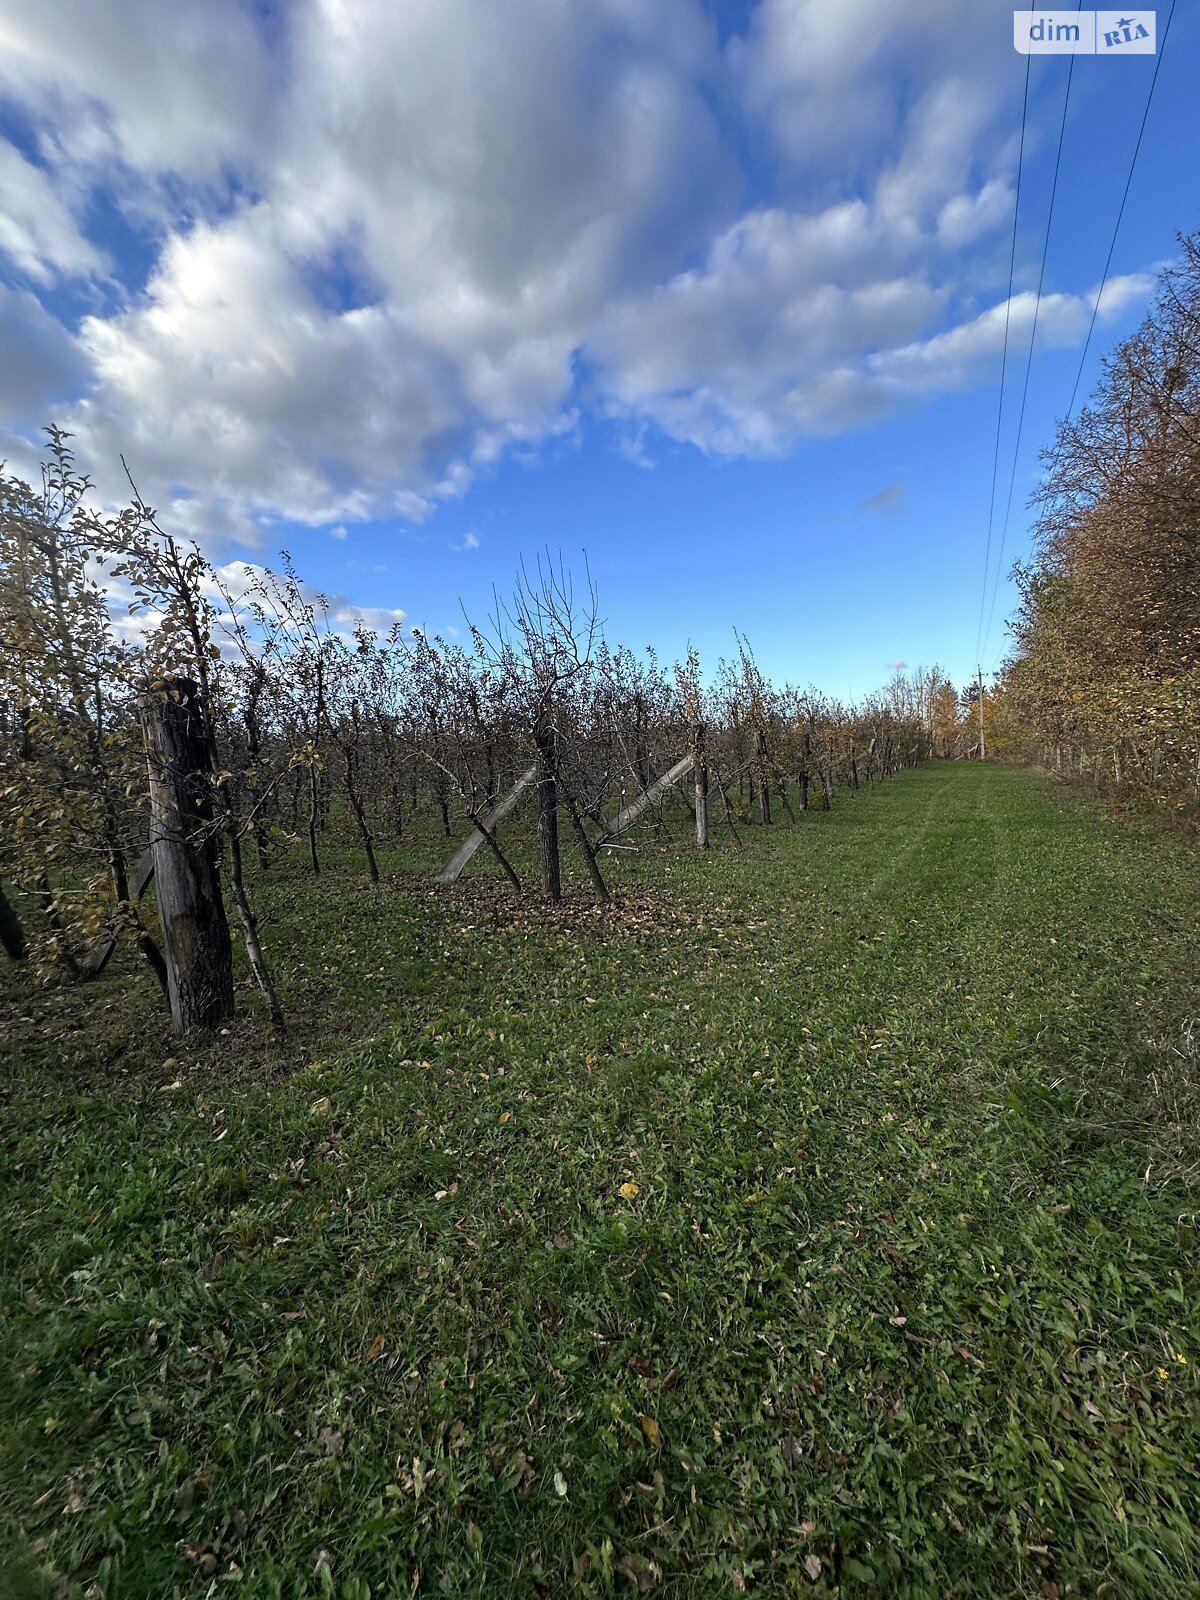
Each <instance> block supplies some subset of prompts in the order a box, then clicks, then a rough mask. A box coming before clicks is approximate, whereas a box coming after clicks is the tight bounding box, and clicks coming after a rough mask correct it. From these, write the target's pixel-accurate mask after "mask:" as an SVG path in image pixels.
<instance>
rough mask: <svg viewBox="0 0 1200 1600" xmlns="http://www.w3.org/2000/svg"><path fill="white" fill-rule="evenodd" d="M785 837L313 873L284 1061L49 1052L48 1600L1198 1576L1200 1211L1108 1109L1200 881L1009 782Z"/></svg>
mask: <svg viewBox="0 0 1200 1600" xmlns="http://www.w3.org/2000/svg"><path fill="white" fill-rule="evenodd" d="M744 839H745V846H744V848H743V849H741V850H737V849H735V848H733V847H732V845H731V844H729V843H728V842H724V843H722V844H721V847H720V848H719V849H717V850H715V851H714V852H713V853H712V855H711V856H710V857H709V858H707V859H704V858H699V857H697V856H695V855H694V854H692V853H690V852H687V851H685V850H683V849H682V848H680V849H669V850H665V851H659V850H658V849H650V850H648V851H646V852H644V853H642V854H640V855H636V856H624V857H622V858H621V859H620V861H618V862H614V864H613V866H612V873H613V877H614V880H615V881H616V884H617V886H618V887H619V888H620V890H621V892H622V894H623V895H624V897H625V904H624V906H623V907H621V908H619V909H618V910H616V911H615V912H614V913H613V914H611V915H610V916H609V917H608V918H598V917H595V916H593V915H591V914H590V913H588V912H587V911H586V910H585V909H584V906H583V902H582V896H583V891H582V890H580V896H581V902H580V905H579V906H577V907H575V908H571V907H568V908H567V909H566V910H565V911H564V912H563V913H562V914H561V915H560V916H558V917H556V918H553V919H550V920H547V921H545V922H543V921H542V920H541V919H540V918H539V916H538V915H537V914H536V913H535V912H533V911H532V910H531V908H529V907H520V906H513V905H511V904H510V903H509V902H508V901H507V900H506V899H505V897H504V896H503V895H502V894H500V893H499V892H497V890H496V889H495V886H494V885H492V884H491V883H483V884H481V885H477V886H476V887H475V888H473V889H472V888H467V889H465V890H464V891H463V893H462V894H460V895H452V896H446V895H431V894H430V893H429V891H428V888H427V885H426V884H425V883H424V882H423V881H421V880H418V879H415V878H414V879H410V880H393V882H392V883H390V884H388V885H385V886H384V887H383V888H381V889H380V890H379V891H376V892H372V891H370V889H369V887H368V886H366V885H365V884H362V883H361V881H360V879H359V877H358V875H357V873H356V871H355V870H354V869H353V868H352V866H351V862H352V860H353V858H352V857H351V856H350V855H347V856H346V857H345V860H344V861H343V862H341V864H339V865H338V866H337V867H336V869H335V870H332V871H328V872H326V873H325V874H323V876H322V878H321V880H320V882H319V884H317V885H313V884H312V883H311V882H309V881H308V880H307V879H306V878H305V877H304V876H303V874H302V872H301V870H300V868H299V865H298V864H297V865H295V866H289V867H287V868H286V869H285V870H284V871H282V872H281V873H277V874H276V877H277V879H278V880H279V881H278V882H277V883H276V884H275V885H274V887H270V886H266V885H260V887H259V891H258V893H259V899H260V901H261V903H263V904H264V906H265V907H266V908H267V911H268V914H269V922H268V929H267V939H268V941H269V944H270V946H271V949H272V953H273V954H274V956H275V958H276V960H277V963H278V964H279V966H280V969H281V976H282V980H283V986H284V989H285V995H286V997H287V998H288V999H289V1002H290V1004H291V1006H292V1010H293V1013H294V1014H295V1015H298V1016H300V1017H302V1018H303V1019H304V1020H303V1028H302V1031H301V1033H300V1036H299V1038H298V1040H297V1042H296V1044H295V1045H294V1046H293V1064H294V1065H295V1066H296V1067H297V1068H298V1070H297V1071H296V1072H295V1074H294V1075H293V1076H292V1077H290V1078H289V1079H287V1080H285V1081H279V1080H276V1081H273V1082H271V1083H268V1084H262V1083H256V1082H255V1081H254V1074H253V1073H252V1072H247V1071H241V1072H239V1071H237V1070H236V1069H235V1070H231V1071H230V1072H228V1073H227V1074H225V1075H222V1074H219V1073H218V1074H214V1073H212V1072H211V1071H204V1072H201V1073H200V1074H198V1075H195V1074H191V1073H190V1072H189V1070H188V1069H189V1068H190V1067H191V1054H194V1053H195V1052H191V1054H189V1052H188V1051H184V1050H181V1051H180V1052H179V1056H180V1058H184V1057H186V1059H182V1060H179V1059H175V1058H173V1059H172V1060H171V1061H170V1062H169V1063H168V1064H167V1065H166V1067H161V1066H159V1067H158V1069H157V1070H155V1071H150V1072H144V1073H140V1074H134V1075H133V1078H132V1082H127V1083H124V1084H118V1085H116V1086H106V1085H105V1083H104V1082H103V1081H102V1080H96V1079H94V1078H87V1077H85V1078H84V1079H82V1080H79V1079H78V1077H77V1072H78V1069H79V1067H80V1064H81V1063H83V1064H86V1063H87V1061H88V1060H89V1059H90V1058H89V1056H88V1051H89V1049H90V1048H92V1047H91V1045H89V1044H88V1043H87V1042H86V1041H87V1040H88V1039H90V1038H91V1037H92V1034H90V1033H87V1034H80V1035H77V1036H76V1038H75V1040H74V1042H69V1041H68V1042H65V1043H62V1044H61V1045H59V1046H55V1045H54V1043H53V1041H52V1040H50V1039H48V1037H47V1036H46V1035H45V1033H44V1031H39V1028H40V1027H41V1024H39V1027H38V1028H35V1027H34V1026H33V1025H32V1023H30V1026H29V1027H28V1028H27V1029H26V1032H25V1034H23V1035H22V1036H21V1037H22V1038H23V1039H24V1043H22V1044H20V1045H19V1046H17V1047H14V1048H13V1049H12V1052H11V1065H10V1069H9V1070H10V1082H9V1086H8V1087H9V1100H8V1104H7V1106H6V1107H5V1111H4V1118H3V1125H2V1140H3V1163H4V1165H3V1175H2V1181H0V1205H2V1207H3V1212H4V1218H5V1227H4V1235H3V1290H2V1295H3V1298H2V1301H0V1356H2V1361H3V1370H4V1373H5V1377H6V1381H5V1382H4V1383H3V1385H2V1390H0V1593H2V1594H3V1595H4V1596H5V1597H6V1600H8V1597H12V1600H16V1597H18V1596H20V1597H24V1596H40V1595H43V1594H54V1595H55V1596H59V1597H62V1596H82V1595H85V1594H86V1595H89V1596H94V1597H100V1596H102V1597H104V1600H117V1597H128V1600H134V1597H136V1600H166V1597H169V1596H174V1595H188V1596H199V1595H206V1594H210V1593H211V1594H214V1595H221V1594H225V1593H231V1594H232V1593H238V1594H241V1595H243V1596H246V1597H250V1596H254V1597H259V1596H264V1597H265V1596H278V1597H280V1600H293V1597H297V1600H298V1597H303V1596H308V1595H326V1594H328V1595H333V1596H337V1597H341V1600H368V1597H372V1600H381V1597H389V1600H390V1597H393V1596H401V1595H407V1594H409V1593H410V1591H415V1592H417V1593H418V1594H422V1595H426V1594H427V1595H448V1596H470V1595H480V1596H487V1597H489V1600H505V1597H509V1596H513V1597H515V1596H520V1597H522V1600H532V1597H534V1596H539V1595H540V1596H543V1597H545V1600H551V1597H557V1596H565V1595H578V1596H584V1597H587V1596H605V1595H610V1594H621V1595H624V1594H629V1595H632V1594H635V1593H637V1592H638V1591H639V1590H641V1591H644V1592H649V1591H653V1592H654V1593H656V1594H661V1595H664V1596H672V1597H684V1596H688V1597H693V1596H694V1597H700V1596H705V1597H708V1596H721V1595H726V1594H728V1595H733V1594H739V1593H742V1592H745V1593H750V1594H755V1593H757V1594H762V1595H781V1596H783V1595H791V1594H797V1595H827V1596H828V1595H833V1594H840V1595H843V1596H864V1597H865V1596H869V1595H872V1594H878V1595H886V1596H906V1597H918V1596H920V1597H925V1596H928V1597H930V1600H933V1597H937V1600H943V1597H946V1596H956V1595H957V1596H988V1597H1004V1596H1025V1595H1028V1596H1036V1597H1047V1596H1054V1595H1058V1596H1064V1597H1065V1596H1067V1595H1074V1596H1088V1597H1090V1596H1103V1595H1108V1596H1112V1597H1124V1596H1131V1595H1146V1596H1151V1595H1152V1596H1156V1597H1171V1596H1185V1595H1196V1594H1197V1593H1200V1531H1198V1523H1200V1493H1198V1490H1200V1477H1198V1473H1197V1464H1196V1456H1197V1442H1198V1440H1200V1428H1198V1425H1197V1424H1198V1420H1200V1415H1198V1414H1200V1405H1198V1392H1197V1381H1196V1366H1195V1363H1196V1361H1197V1359H1198V1358H1200V1337H1198V1324H1200V1310H1198V1300H1197V1278H1196V1234H1195V1227H1194V1217H1193V1216H1192V1215H1190V1213H1191V1212H1192V1211H1193V1210H1194V1199H1193V1198H1192V1197H1191V1196H1190V1194H1189V1192H1188V1191H1186V1190H1184V1189H1183V1188H1181V1187H1179V1186H1178V1185H1173V1184H1167V1185H1165V1186H1160V1185H1157V1184H1156V1183H1155V1182H1154V1181H1153V1179H1152V1181H1151V1182H1150V1183H1146V1182H1144V1181H1143V1172H1144V1169H1145V1167H1146V1165H1147V1160H1148V1157H1146V1156H1144V1155H1143V1154H1142V1153H1140V1152H1139V1151H1138V1150H1137V1149H1136V1148H1133V1147H1129V1146H1128V1145H1127V1144H1123V1143H1118V1142H1116V1141H1115V1140H1113V1139H1112V1138H1109V1137H1107V1136H1106V1134H1105V1132H1104V1129H1103V1128H1102V1127H1101V1126H1098V1118H1097V1115H1096V1112H1095V1100H1094V1097H1093V1095H1092V1093H1091V1090H1092V1087H1093V1086H1103V1087H1104V1089H1105V1092H1106V1093H1110V1092H1111V1091H1112V1090H1113V1089H1114V1086H1116V1087H1117V1088H1119V1086H1120V1085H1121V1084H1122V1083H1123V1082H1124V1081H1125V1080H1127V1079H1129V1080H1132V1079H1133V1078H1135V1077H1137V1075H1138V1074H1139V1073H1143V1072H1144V1070H1145V1061H1144V1059H1143V1057H1144V1052H1145V1049H1146V1045H1145V1040H1146V1039H1147V1038H1148V1037H1150V1035H1152V1034H1153V1033H1154V1031H1155V1030H1156V1029H1158V1028H1160V1027H1161V1026H1162V1025H1163V1022H1164V1019H1165V1018H1174V1019H1176V1020H1178V1018H1180V1017H1182V1016H1183V1015H1184V1014H1185V1013H1186V1011H1187V1008H1188V1006H1189V1005H1190V1004H1191V1003H1193V1001H1194V980H1195V955H1196V940H1197V932H1198V928H1200V909H1198V907H1200V901H1198V897H1197V894H1196V879H1195V866H1196V860H1195V854H1194V850H1193V849H1192V848H1191V847H1190V846H1189V845H1188V844H1187V843H1186V842H1185V841H1183V840H1181V839H1179V838H1175V837H1171V836H1169V835H1166V834H1163V833H1159V832H1156V831H1155V830H1154V829H1153V828H1152V827H1151V826H1150V825H1147V824H1132V825H1128V826H1119V825H1116V824H1114V823H1112V822H1111V821H1109V820H1107V819H1106V818H1105V817H1103V816H1102V815H1101V814H1100V813H1099V812H1098V811H1097V810H1096V809H1095V808H1094V807H1091V806H1089V805H1088V804H1087V803H1085V802H1082V801H1080V800H1079V799H1078V797H1076V796H1074V795H1071V794H1069V793H1067V792H1066V791H1063V790H1061V789H1058V788H1055V787H1052V786H1051V785H1050V784H1049V783H1048V782H1046V781H1044V780H1039V779H1035V778H1033V777H1030V776H1029V775H1028V774H1026V773H1024V772H1021V771H1017V770H1013V769H1004V768H986V769H982V770H981V769H979V768H977V767H968V766H962V765H939V766H936V767H930V768H925V769H923V770H920V771H917V772H914V773H910V774H906V775H904V776H903V777H901V778H899V779H898V780H896V781H895V782H893V783H891V784H889V785H888V786H886V787H885V788H883V789H881V790H873V791H871V792H869V793H868V792H863V793H861V794H860V795H858V796H853V797H846V798H845V799H842V800H840V801H839V805H838V807H837V809H835V810H834V811H833V812H832V813H831V814H829V815H814V816H810V817H807V818H805V819H803V820H802V822H801V824H800V825H799V826H798V827H796V828H794V829H793V828H790V827H781V828H777V829H772V830H770V831H766V830H755V831H751V832H746V833H745V834H744ZM430 853H431V855H432V854H433V853H434V852H433V851H432V847H431V850H430ZM395 864H396V862H395V861H393V863H392V865H395ZM352 968H354V969H355V970H354V971H353V972H352V970H351V969H352ZM124 982H125V980H124V979H122V978H121V976H120V974H115V975H114V976H113V978H112V980H111V983H110V988H109V989H108V990H107V991H105V990H103V989H102V990H100V991H96V993H98V994H104V993H107V994H108V995H109V996H110V999H109V1000H108V1001H107V1002H106V1003H107V1004H109V1006H110V1012H109V1013H108V1014H107V1015H108V1018H109V1020H108V1022H107V1023H106V1024H104V1026H103V1027H101V1028H100V1030H99V1032H100V1036H102V1037H103V1038H104V1039H105V1040H111V1039H112V1037H113V1036H114V1030H116V1029H118V1028H119V1026H120V1025H121V1023H122V1019H123V1020H124V1024H125V1025H126V1026H129V1025H130V1019H131V1018H132V1017H134V1016H135V1002H133V1001H131V1000H129V999H128V997H127V992H126V989H123V988H122V987H121V984H122V983H124ZM22 1003H23V1004H25V1009H26V1012H27V1013H29V1015H30V1016H32V1011H31V1009H30V1008H31V1007H32V1004H33V1002H32V1001H28V1002H27V1003H26V1002H22ZM247 1003H249V1002H247ZM97 1004H99V1002H97ZM136 1004H141V1002H140V1001H138V1002H136ZM18 1009H20V1008H19V1007H18ZM42 1015H43V1013H41V1012H39V1013H38V1016H39V1017H40V1016H42ZM136 1015H137V1017H138V1020H137V1028H138V1030H140V1032H139V1039H141V1040H142V1043H141V1044H139V1045H138V1047H137V1048H138V1049H142V1050H143V1051H145V1050H149V1051H150V1052H151V1053H152V1058H153V1059H154V1060H155V1061H156V1062H160V1061H161V1059H162V1057H163V1056H164V1055H166V1054H167V1053H168V1052H169V1051H170V1050H171V1049H172V1046H170V1044H169V1043H168V1042H166V1041H165V1040H161V1035H156V1033H155V1029H157V1028H159V1027H160V1024H159V1023H158V1022H157V1020H156V1018H155V1014H153V1013H149V1012H148V1013H146V1015H145V1016H144V1017H142V1016H141V1014H140V1013H137V1014H136ZM368 1017H369V1026H370V1029H371V1031H372V1033H373V1037H371V1038H370V1039H369V1040H368V1041H366V1042H358V1043H353V1044H350V1045H348V1046H345V1045H343V1046H342V1047H340V1048H331V1047H330V1046H329V1044H328V1040H329V1039H334V1040H335V1041H336V1040H337V1039H339V1038H344V1037H345V1036H346V1019H348V1018H349V1019H357V1022H356V1023H355V1026H356V1027H357V1026H358V1025H359V1024H361V1023H362V1022H363V1020H364V1019H366V1018H368ZM322 1018H325V1019H326V1021H327V1024H328V1027H327V1028H326V1029H325V1030H324V1032H323V1024H322ZM243 1026H244V1028H248V1027H250V1026H252V1025H250V1024H247V1025H243ZM147 1030H148V1031H149V1037H150V1041H151V1042H150V1044H149V1045H147V1044H145V1035H146V1033H147ZM351 1031H353V1030H351ZM242 1038H243V1032H241V1031H239V1030H238V1029H235V1030H234V1031H233V1033H232V1034H231V1036H230V1038H229V1039H228V1040H227V1041H225V1047H226V1048H228V1049H230V1050H232V1051H233V1052H234V1053H235V1054H236V1052H237V1051H238V1049H239V1048H240V1041H241V1039H242ZM81 1039H82V1040H84V1041H85V1042H83V1043H81V1042H80V1040H81ZM107 1048H108V1046H107V1044H106V1045H105V1049H106V1050H107ZM56 1050H57V1052H58V1053H57V1054H56ZM134 1057H135V1059H140V1058H138V1057H137V1055H136V1050H135V1051H134ZM204 1059H205V1061H208V1060H209V1057H207V1056H206V1057H204ZM80 1081H82V1082H83V1084H84V1085H85V1087H82V1088H81V1087H80V1086H79V1083H80ZM172 1084H175V1085H178V1086H177V1087H173V1088H172V1087H170V1086H171V1085H172ZM634 1185H636V1192H635V1190H634V1188H633V1187H632V1186H634ZM623 1186H628V1187H625V1189H624V1192H622V1189H623Z"/></svg>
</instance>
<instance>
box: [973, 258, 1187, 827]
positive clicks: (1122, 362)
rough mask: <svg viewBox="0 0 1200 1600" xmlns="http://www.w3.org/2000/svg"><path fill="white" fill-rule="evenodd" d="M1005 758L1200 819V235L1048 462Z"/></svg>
mask: <svg viewBox="0 0 1200 1600" xmlns="http://www.w3.org/2000/svg"><path fill="white" fill-rule="evenodd" d="M1043 464H1044V469H1045V470H1044V473H1043V477H1042V481H1041V484H1040V487H1039V489H1038V491H1037V495H1036V501H1035V504H1036V506H1037V510H1038V521H1037V534H1036V545H1035V549H1034V553H1033V556H1032V558H1031V559H1030V560H1029V561H1027V562H1024V563H1020V564H1018V566H1017V567H1016V569H1015V576H1016V580H1017V584H1018V589H1019V596H1020V599H1019V606H1018V609H1017V612H1016V615H1015V618H1014V619H1013V622H1012V624H1011V627H1012V630H1013V634H1014V641H1015V650H1014V652H1013V655H1012V658H1011V659H1010V660H1009V661H1008V662H1007V664H1006V666H1005V669H1004V671H1003V673H1002V675H1001V679H1000V682H999V684H998V685H997V692H996V694H995V696H994V704H993V706H992V708H991V709H992V715H993V719H994V721H995V732H994V742H995V747H996V749H997V752H998V753H1007V754H1013V755H1023V756H1028V757H1032V758H1034V759H1036V760H1038V761H1040V762H1042V763H1044V764H1046V765H1049V766H1051V767H1052V768H1054V769H1055V770H1057V771H1059V772H1061V773H1062V774H1063V775H1064V776H1070V777H1074V778H1083V779H1085V780H1087V781H1088V782H1089V783H1092V784H1095V785H1098V786H1102V787H1105V788H1109V789H1112V790H1114V791H1116V792H1118V793H1131V792H1137V793H1140V794H1143V795H1146V796H1150V797H1152V798H1153V799H1154V800H1155V801H1157V802H1159V803H1164V804H1167V805H1170V806H1172V807H1174V808H1176V809H1179V808H1184V807H1186V808H1189V809H1190V808H1192V807H1194V806H1196V805H1197V803H1200V232H1198V233H1193V234H1191V235H1189V236H1184V237H1181V239H1180V259H1179V260H1178V262H1177V263H1175V264H1174V265H1172V266H1170V267H1169V268H1167V269H1166V270H1164V271H1163V272H1162V273H1161V275H1160V278H1159V284H1158V292H1157V296H1156V298H1155V301H1154V304H1153V306H1152V308H1151V310H1150V312H1149V314H1148V315H1147V316H1146V318H1145V320H1144V321H1143V322H1142V324H1141V326H1140V327H1139V328H1138V329H1137V331H1136V332H1135V333H1134V334H1132V335H1131V336H1130V337H1129V338H1128V339H1125V340H1123V341H1122V342H1121V343H1120V344H1118V345H1117V346H1116V348H1115V349H1114V350H1113V351H1112V352H1111V353H1110V354H1109V355H1108V357H1107V358H1106V359H1105V361H1104V364H1103V369H1102V372H1101V376H1100V379H1099V382H1098V383H1097V385H1096V388H1095V390H1094V392H1093V394H1092V396H1091V397H1090V399H1089V401H1088V403H1087V404H1086V405H1085V406H1084V407H1083V408H1082V409H1081V410H1080V412H1079V414H1078V416H1076V417H1074V418H1067V419H1065V420H1064V421H1063V422H1062V423H1061V424H1060V425H1059V427H1058V430H1057V436H1056V438H1055V441H1054V444H1053V446H1052V447H1051V448H1050V449H1048V450H1047V451H1045V452H1044V454H1043Z"/></svg>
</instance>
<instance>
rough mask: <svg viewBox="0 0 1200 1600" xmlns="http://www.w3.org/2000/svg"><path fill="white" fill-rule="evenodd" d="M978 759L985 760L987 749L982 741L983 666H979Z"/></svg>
mask: <svg viewBox="0 0 1200 1600" xmlns="http://www.w3.org/2000/svg"><path fill="white" fill-rule="evenodd" d="M977 670H978V672H979V759H980V761H986V760H987V750H986V748H985V747H984V742H983V668H982V667H979V668H978V669H977Z"/></svg>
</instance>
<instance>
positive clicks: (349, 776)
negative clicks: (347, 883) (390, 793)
mask: <svg viewBox="0 0 1200 1600" xmlns="http://www.w3.org/2000/svg"><path fill="white" fill-rule="evenodd" d="M342 758H343V760H344V762H345V766H346V798H347V800H349V802H350V810H351V811H352V812H353V813H354V821H355V824H356V825H357V827H358V836H359V838H360V839H361V840H362V847H363V850H364V851H365V852H366V857H367V871H368V872H369V873H370V874H371V882H372V883H378V882H379V866H378V864H377V863H376V860H375V845H374V841H373V840H372V838H371V830H370V828H368V827H367V818H366V813H365V812H364V811H363V808H362V801H361V799H360V798H359V793H358V774H357V771H356V768H357V766H358V758H357V756H356V755H355V753H354V751H353V750H351V748H350V746H349V745H345V744H344V745H343V746H342Z"/></svg>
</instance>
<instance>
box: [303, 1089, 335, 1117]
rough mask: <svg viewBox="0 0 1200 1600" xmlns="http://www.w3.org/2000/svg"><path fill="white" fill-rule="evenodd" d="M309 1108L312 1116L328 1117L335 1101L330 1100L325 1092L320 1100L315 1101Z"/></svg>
mask: <svg viewBox="0 0 1200 1600" xmlns="http://www.w3.org/2000/svg"><path fill="white" fill-rule="evenodd" d="M308 1110H309V1114H310V1116H314V1117H327V1116H328V1115H329V1113H330V1112H331V1111H332V1110H333V1102H332V1101H331V1100H330V1098H329V1096H328V1095H327V1094H323V1095H322V1096H321V1098H320V1099H319V1100H314V1101H313V1103H312V1105H310V1106H309V1108H308Z"/></svg>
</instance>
